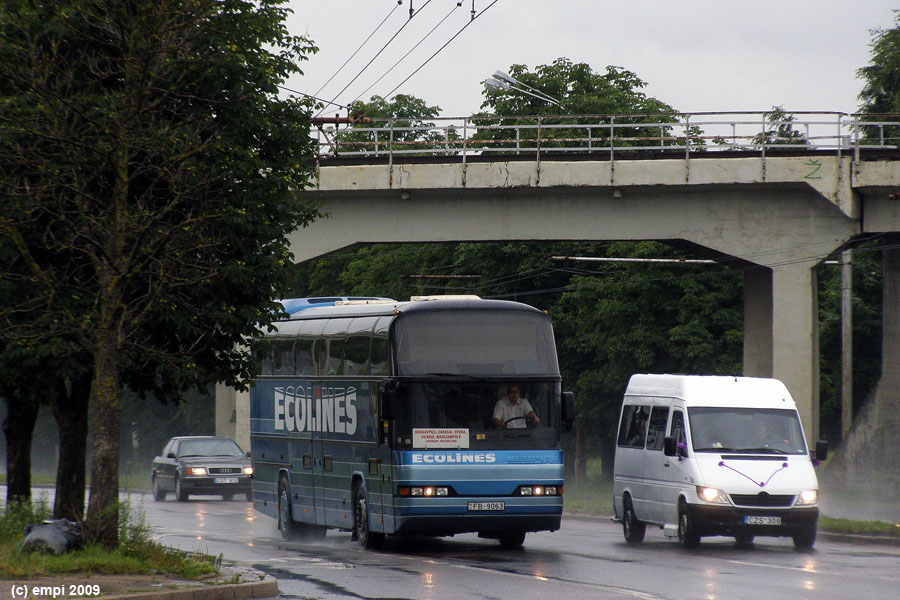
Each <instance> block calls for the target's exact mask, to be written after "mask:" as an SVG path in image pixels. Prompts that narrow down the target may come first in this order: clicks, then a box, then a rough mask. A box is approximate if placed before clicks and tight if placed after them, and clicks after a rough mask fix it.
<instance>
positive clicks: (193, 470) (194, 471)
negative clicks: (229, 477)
mask: <svg viewBox="0 0 900 600" xmlns="http://www.w3.org/2000/svg"><path fill="white" fill-rule="evenodd" d="M184 474H185V475H189V476H202V475H206V467H188V468H187V469H185V470H184Z"/></svg>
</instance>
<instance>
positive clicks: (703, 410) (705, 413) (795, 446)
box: [688, 407, 806, 454]
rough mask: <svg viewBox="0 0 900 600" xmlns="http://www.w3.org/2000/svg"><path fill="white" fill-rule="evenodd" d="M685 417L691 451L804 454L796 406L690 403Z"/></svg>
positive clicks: (804, 444) (804, 445) (803, 443)
mask: <svg viewBox="0 0 900 600" xmlns="http://www.w3.org/2000/svg"><path fill="white" fill-rule="evenodd" d="M688 418H689V419H690V434H691V441H692V445H693V448H694V451H695V452H735V453H745V454H806V443H805V442H804V440H803V430H802V429H801V427H800V418H799V416H798V415H797V411H796V410H790V409H761V408H721V407H693V408H689V409H688Z"/></svg>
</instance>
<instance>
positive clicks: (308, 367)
mask: <svg viewBox="0 0 900 600" xmlns="http://www.w3.org/2000/svg"><path fill="white" fill-rule="evenodd" d="M312 345H313V338H309V337H306V336H302V335H301V336H300V337H299V338H297V343H296V344H294V363H295V368H296V369H297V375H315V374H316V363H315V362H314V361H313V354H312V352H313V348H312Z"/></svg>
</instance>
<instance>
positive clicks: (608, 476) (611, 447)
mask: <svg viewBox="0 0 900 600" xmlns="http://www.w3.org/2000/svg"><path fill="white" fill-rule="evenodd" d="M615 460H616V443H615V440H614V439H612V438H608V437H601V438H600V468H601V469H602V472H601V474H600V478H601V479H602V480H603V481H612V479H613V463H614V462H615Z"/></svg>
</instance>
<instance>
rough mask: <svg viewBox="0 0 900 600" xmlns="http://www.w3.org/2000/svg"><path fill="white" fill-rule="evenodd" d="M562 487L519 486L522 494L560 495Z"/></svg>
mask: <svg viewBox="0 0 900 600" xmlns="http://www.w3.org/2000/svg"><path fill="white" fill-rule="evenodd" d="M561 494H562V488H561V487H557V486H555V485H547V486H544V485H523V486H520V487H519V495H520V496H559V495H561Z"/></svg>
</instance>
